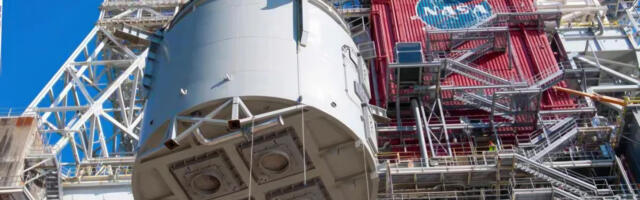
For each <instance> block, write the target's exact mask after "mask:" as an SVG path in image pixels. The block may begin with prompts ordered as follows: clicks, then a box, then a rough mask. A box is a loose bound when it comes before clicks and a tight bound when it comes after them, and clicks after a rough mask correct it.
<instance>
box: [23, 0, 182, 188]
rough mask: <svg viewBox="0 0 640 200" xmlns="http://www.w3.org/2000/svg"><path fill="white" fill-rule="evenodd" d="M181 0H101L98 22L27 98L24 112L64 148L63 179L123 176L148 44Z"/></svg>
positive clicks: (137, 124)
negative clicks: (49, 76) (37, 90)
mask: <svg viewBox="0 0 640 200" xmlns="http://www.w3.org/2000/svg"><path fill="white" fill-rule="evenodd" d="M186 2H187V0H146V1H137V0H105V1H104V2H103V3H102V5H101V6H100V10H101V12H100V17H99V19H98V22H97V23H96V26H95V27H94V28H93V29H92V30H91V31H90V32H89V34H88V35H87V36H86V37H85V39H84V40H83V41H82V43H80V45H78V47H77V48H76V49H75V50H74V51H73V53H71V55H70V56H69V58H68V59H67V60H66V61H65V63H64V64H62V66H60V69H59V70H58V71H57V72H56V73H55V75H54V76H53V77H52V78H51V80H50V81H49V82H48V83H47V84H46V85H45V86H44V87H43V89H42V90H41V91H40V92H39V93H38V95H37V96H36V97H35V98H34V100H33V101H32V102H31V104H29V106H28V108H27V109H26V110H25V112H24V114H25V115H26V114H36V115H37V118H38V119H39V121H38V122H39V124H38V127H39V131H40V132H41V133H43V134H44V135H46V140H48V141H47V142H48V143H50V144H53V147H52V151H53V153H54V154H58V155H61V156H62V162H63V164H62V165H63V169H61V170H62V171H63V172H64V173H63V174H62V175H63V179H64V180H69V181H74V182H75V183H81V182H82V179H80V178H78V177H81V176H94V177H95V176H99V177H100V176H104V177H110V178H105V179H104V180H114V179H115V180H120V179H124V180H125V181H126V180H127V178H125V177H129V175H130V173H131V168H130V167H128V166H130V165H131V164H133V160H134V156H135V153H134V152H135V148H136V146H137V143H138V140H139V134H140V129H141V126H142V118H143V108H144V103H145V101H146V97H145V94H144V91H143V84H142V83H143V80H144V79H145V71H144V69H145V65H146V60H147V57H148V56H149V57H153V56H152V55H148V54H149V53H147V52H148V50H147V49H148V46H149V45H150V44H151V43H152V41H151V40H152V39H153V38H154V35H153V33H154V32H156V31H157V30H159V29H160V28H163V27H164V26H166V25H167V24H168V23H169V22H170V21H171V19H172V18H173V17H174V15H175V14H176V13H177V12H178V10H179V8H180V6H181V5H182V4H184V3H186ZM69 152H71V153H69ZM67 155H73V158H72V159H69V158H68V157H67ZM64 162H71V163H64ZM118 175H124V176H118Z"/></svg>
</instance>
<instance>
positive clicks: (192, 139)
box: [133, 0, 377, 200]
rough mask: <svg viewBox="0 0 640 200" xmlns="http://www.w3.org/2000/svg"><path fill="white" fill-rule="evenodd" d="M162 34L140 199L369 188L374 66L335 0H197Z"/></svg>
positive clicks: (151, 67) (151, 64)
mask: <svg viewBox="0 0 640 200" xmlns="http://www.w3.org/2000/svg"><path fill="white" fill-rule="evenodd" d="M159 35H161V36H158V37H156V38H155V39H152V40H153V42H154V44H153V45H152V48H151V49H150V52H149V55H150V56H149V59H148V64H147V69H145V74H146V75H145V76H146V80H145V86H147V87H148V99H149V100H148V102H147V105H146V108H145V113H144V116H145V117H144V122H143V123H144V126H143V130H142V136H141V138H140V147H139V150H138V156H137V160H136V165H135V173H134V175H133V191H134V195H135V198H136V199H233V200H239V199H256V200H260V199H274V200H275V199H279V200H286V199H313V200H320V199H368V197H367V196H369V197H370V198H374V196H373V195H374V194H375V193H376V191H377V189H376V188H377V182H376V177H377V175H376V174H375V165H376V164H375V163H376V159H375V149H376V145H377V144H376V138H375V131H374V129H373V122H372V120H371V119H372V118H371V114H370V113H369V110H368V109H369V108H368V104H367V102H368V100H369V98H370V95H369V94H368V91H369V89H368V77H367V74H368V73H367V69H366V67H365V66H366V65H364V64H363V60H362V58H361V57H360V56H359V55H358V53H357V48H356V45H355V44H354V42H353V41H352V39H351V37H350V35H349V33H348V31H347V26H346V25H345V23H344V21H342V19H341V18H340V16H339V15H338V14H337V12H335V10H334V9H333V7H331V6H330V5H328V4H326V3H325V2H324V1H323V0H194V1H191V2H190V3H189V4H187V5H186V6H185V7H184V8H183V9H182V10H181V11H180V13H178V14H177V15H176V17H175V19H174V22H173V23H172V24H171V25H170V27H167V29H166V30H165V31H164V32H163V33H162V34H159ZM305 161H306V162H305Z"/></svg>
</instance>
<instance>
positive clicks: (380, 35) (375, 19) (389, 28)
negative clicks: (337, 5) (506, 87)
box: [371, 0, 573, 108]
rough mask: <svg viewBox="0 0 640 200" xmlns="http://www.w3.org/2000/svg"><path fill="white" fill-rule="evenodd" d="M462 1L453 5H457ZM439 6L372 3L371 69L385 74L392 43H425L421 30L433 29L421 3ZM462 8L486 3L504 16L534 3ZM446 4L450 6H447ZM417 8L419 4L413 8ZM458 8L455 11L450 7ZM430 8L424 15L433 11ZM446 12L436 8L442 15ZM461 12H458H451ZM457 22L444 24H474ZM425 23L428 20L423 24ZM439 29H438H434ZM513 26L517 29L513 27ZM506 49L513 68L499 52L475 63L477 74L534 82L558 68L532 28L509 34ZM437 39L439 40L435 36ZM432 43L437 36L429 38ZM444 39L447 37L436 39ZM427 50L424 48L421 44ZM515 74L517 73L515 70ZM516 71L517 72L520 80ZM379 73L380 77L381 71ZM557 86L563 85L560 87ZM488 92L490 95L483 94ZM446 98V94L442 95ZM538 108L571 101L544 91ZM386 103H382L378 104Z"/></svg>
mask: <svg viewBox="0 0 640 200" xmlns="http://www.w3.org/2000/svg"><path fill="white" fill-rule="evenodd" d="M463 1H464V0H460V1H455V2H457V3H462V2H463ZM427 2H429V4H436V5H439V4H444V3H443V1H420V0H374V1H373V5H372V13H371V19H372V24H373V25H372V29H373V30H372V33H373V34H372V35H373V38H374V40H375V42H376V46H377V47H379V48H377V54H378V59H376V61H377V63H376V68H377V71H379V72H385V71H386V66H387V63H389V62H392V61H393V60H394V55H393V47H394V45H395V43H397V42H418V41H419V42H422V43H423V45H425V38H426V32H425V29H426V28H433V27H432V26H429V25H428V24H427V23H425V22H423V20H422V19H421V16H420V15H424V14H425V12H427V11H420V9H419V7H420V6H423V5H425V4H427ZM464 2H465V3H466V4H469V5H473V4H482V3H483V2H488V3H489V4H490V5H491V11H492V12H493V13H504V12H526V11H533V2H532V1H531V0H489V1H479V0H472V1H464ZM449 4H450V3H449ZM417 5H419V6H417ZM454 9H458V8H454ZM433 10H436V9H432V10H429V11H433ZM442 10H446V9H441V10H440V11H441V12H449V11H442ZM456 11H460V10H456ZM463 16H464V17H462V18H461V19H456V20H453V22H447V23H449V24H448V25H446V26H449V27H463V26H467V25H469V24H472V23H475V22H476V21H474V20H476V19H475V18H472V17H468V16H466V15H463ZM438 17H440V16H435V19H434V20H438V19H441V18H438ZM427 21H428V20H427ZM436 26H438V25H436ZM513 28H518V27H513ZM520 28H524V27H520ZM509 34H510V36H511V37H510V38H511V44H512V47H511V50H512V51H513V52H514V55H513V57H514V62H513V64H514V67H513V68H509V65H508V63H509V60H508V59H509V57H508V55H507V54H506V53H504V52H502V53H501V52H496V53H490V54H487V55H485V56H483V57H482V58H480V59H478V60H476V61H475V64H477V65H478V67H479V68H480V69H482V70H485V71H488V72H491V73H493V74H495V75H498V76H500V77H503V78H508V79H509V78H512V77H518V78H519V79H520V80H522V81H529V82H532V81H534V80H535V78H540V77H546V76H547V75H549V74H551V73H552V72H555V71H556V70H558V67H557V64H556V63H557V62H556V60H555V57H554V55H553V52H552V50H551V46H550V43H549V41H548V40H547V38H546V36H545V34H544V33H543V32H539V31H537V30H516V31H510V32H509ZM439 37H442V36H439ZM431 39H432V40H431V41H433V40H434V39H436V38H431ZM437 39H440V40H442V39H446V38H437ZM480 44H482V41H470V42H468V43H467V44H465V45H463V46H462V48H473V47H475V46H478V45H480ZM430 45H431V46H430V47H431V48H432V49H442V48H446V46H444V44H441V43H437V42H431V43H430ZM425 46H426V45H425ZM518 71H520V72H518ZM519 73H522V75H521V76H520V75H519ZM381 74H382V73H381ZM389 78H392V77H385V76H384V75H382V76H380V77H378V79H379V81H378V83H379V87H378V88H379V91H378V92H379V93H380V94H381V95H380V96H381V98H383V99H385V98H386V95H387V94H385V91H386V88H385V87H386V86H385V85H384V83H385V81H386V79H389ZM444 84H455V85H460V86H473V85H479V84H480V83H479V82H477V81H475V80H472V79H469V78H467V77H464V76H461V75H458V74H453V75H451V76H449V77H448V78H447V79H446V80H444ZM560 85H561V86H563V85H564V83H560ZM487 92H488V93H492V92H493V91H491V90H488V91H487ZM447 95H449V96H447ZM443 97H445V98H446V97H450V94H447V93H444V94H443ZM542 102H543V108H557V107H572V106H573V102H572V100H571V99H570V98H569V96H568V95H566V94H563V93H555V92H553V91H547V92H545V94H544V98H543V100H542ZM383 105H386V102H383Z"/></svg>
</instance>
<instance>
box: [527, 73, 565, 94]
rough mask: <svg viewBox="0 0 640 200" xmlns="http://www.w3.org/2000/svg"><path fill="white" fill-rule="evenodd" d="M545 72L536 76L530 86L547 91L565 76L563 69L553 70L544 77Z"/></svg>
mask: <svg viewBox="0 0 640 200" xmlns="http://www.w3.org/2000/svg"><path fill="white" fill-rule="evenodd" d="M542 75H544V74H539V75H538V76H537V77H534V79H533V81H532V83H530V86H529V88H540V89H541V90H542V91H545V90H547V89H549V88H551V87H552V86H554V85H555V84H557V83H558V82H560V81H562V79H563V76H564V71H563V70H557V71H554V72H552V73H551V74H550V75H548V76H546V77H544V78H542V77H541V76H542Z"/></svg>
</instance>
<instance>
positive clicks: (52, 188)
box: [44, 170, 62, 200]
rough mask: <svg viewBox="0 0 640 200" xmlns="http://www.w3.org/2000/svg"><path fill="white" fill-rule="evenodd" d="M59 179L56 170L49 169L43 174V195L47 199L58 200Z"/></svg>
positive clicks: (59, 190) (59, 196)
mask: <svg viewBox="0 0 640 200" xmlns="http://www.w3.org/2000/svg"><path fill="white" fill-rule="evenodd" d="M60 183H61V179H60V176H58V170H49V171H48V172H47V174H46V175H45V182H44V186H45V197H46V199H47V200H58V199H62V197H61V194H62V192H61V189H62V188H60V186H61V184H60Z"/></svg>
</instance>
